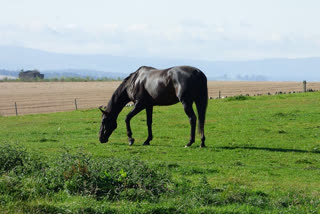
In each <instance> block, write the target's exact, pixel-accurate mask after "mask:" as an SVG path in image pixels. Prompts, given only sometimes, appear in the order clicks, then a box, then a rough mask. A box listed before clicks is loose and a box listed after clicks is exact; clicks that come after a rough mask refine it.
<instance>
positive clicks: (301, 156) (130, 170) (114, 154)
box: [0, 92, 320, 213]
mask: <svg viewBox="0 0 320 214" xmlns="http://www.w3.org/2000/svg"><path fill="white" fill-rule="evenodd" d="M130 109H131V108H125V109H124V110H123V111H122V113H121V114H120V115H119V118H118V128H117V129H116V130H115V132H114V133H113V134H112V136H111V137H110V139H109V142H108V143H107V144H100V143H99V142H98V131H99V126H100V117H101V113H100V111H99V110H97V109H91V110H81V111H73V112H63V113H51V114H38V115H25V116H18V117H0V126H1V128H0V139H1V145H4V147H3V150H6V151H7V153H8V154H12V155H9V156H8V157H6V158H2V159H1V157H0V161H1V160H2V163H4V162H5V163H8V160H9V159H10V158H11V159H10V160H17V159H16V158H15V159H14V158H13V157H16V154H17V153H19V152H20V153H21V155H20V156H21V157H22V158H20V156H17V157H19V158H20V159H21V160H23V161H25V165H23V166H20V165H19V163H20V162H17V163H15V162H12V166H14V167H13V168H10V169H8V168H6V169H4V168H3V169H2V171H0V172H1V174H0V175H1V176H2V177H1V178H0V194H1V195H0V213H6V212H8V213H19V212H20V213H28V212H29V213H50V212H51V213H58V212H60V213H137V212H138V213H214V212H217V213H262V212H264V213H318V212H320V185H319V181H320V93H318V92H317V93H303V94H288V95H276V96H262V97H250V98H247V97H244V98H242V97H241V99H240V98H228V99H223V100H210V101H209V105H208V111H207V119H206V127H205V130H206V145H207V148H204V149H201V148H199V146H200V137H199V136H197V139H196V142H195V143H194V144H193V145H192V147H190V148H184V145H185V144H186V143H187V142H188V139H189V130H190V126H189V123H188V118H187V116H186V115H185V114H184V111H183V108H182V105H181V104H177V105H174V106H168V107H155V108H154V114H153V133H154V140H153V141H151V146H147V147H146V146H142V143H143V142H144V140H145V139H146V137H147V127H146V117H145V112H141V113H140V114H138V115H137V116H136V117H134V118H133V119H132V122H131V124H132V131H133V137H134V138H135V139H136V141H135V144H134V145H133V146H131V147H129V146H128V142H127V137H126V130H125V123H124V118H125V115H126V114H127V113H128V112H129V111H130ZM19 148H22V150H21V151H20V150H19ZM23 148H26V149H23ZM10 149H11V150H10ZM23 152H25V153H23ZM20 153H19V154H20ZM24 154H25V155H24ZM65 154H69V156H66V155H65ZM71 154H72V155H71ZM23 155H24V156H23ZM3 156H5V155H3ZM66 157H67V160H68V161H69V162H68V161H66ZM70 157H72V158H70ZM19 158H18V160H20V159H19ZM86 158H87V159H86ZM6 161H7V162H6ZM61 161H62V162H63V163H66V164H62V165H61V163H62V162H61ZM86 161H87V162H86ZM38 162H39V164H35V163H38ZM80 162H81V163H86V165H81V167H80V165H79V166H78V165H75V163H80ZM10 163H11V162H10ZM134 163H136V164H137V166H134V165H135V164H134ZM59 164H60V165H59ZM68 164H69V165H68ZM103 164H105V166H103V167H102V166H101V165H103ZM108 164H109V165H115V166H117V167H114V168H110V166H108ZM16 165H19V167H16ZM59 166H61V167H59ZM72 166H76V167H77V166H78V168H76V169H73V168H72ZM129 166H130V167H129ZM28 167H29V168H28ZM68 167H69V168H68ZM70 167H71V168H70ZM84 167H87V168H88V170H89V172H90V173H89V174H88V175H87V174H83V173H82V171H81V170H82V169H83V168H84ZM26 169H30V170H29V171H28V173H27V172H26ZM70 169H71V171H70ZM105 170H109V171H108V172H107V173H109V174H107V175H106V174H105V176H111V177H112V178H113V181H116V184H115V185H114V186H116V185H119V188H120V187H121V188H120V189H117V191H118V193H119V194H118V193H117V194H118V195H117V194H115V195H114V197H113V198H112V197H109V196H108V197H107V196H106V194H105V195H104V194H101V195H98V194H97V193H96V192H94V191H92V192H90V191H91V190H92V186H91V187H90V188H91V189H90V188H89V187H87V186H84V187H83V183H86V184H88V183H92V185H98V187H99V188H103V185H102V186H99V185H101V183H99V182H100V180H99V179H101V175H102V176H103V174H101V173H104V172H105ZM121 170H122V171H121ZM144 170H147V171H148V170H150V172H153V173H155V174H154V175H153V174H152V176H149V177H148V176H147V177H145V181H140V180H139V178H142V177H143V172H144ZM55 172H56V175H55ZM50 173H51V174H50ZM66 173H71V174H72V175H71V176H73V177H72V179H75V180H72V179H69V177H68V176H67V178H68V179H69V180H68V179H67V178H66ZM62 175H64V178H63V176H62ZM44 176H48V177H47V178H48V180H49V181H50V180H51V179H53V180H54V179H55V178H57V177H59V176H62V178H61V179H62V180H59V182H60V183H59V182H58V181H57V182H58V183H57V185H58V184H59V185H60V184H61V185H60V187H59V188H60V189H59V188H58V189H56V190H55V191H51V189H50V188H49V187H48V185H47V183H44V181H43V180H44V179H43V177H44ZM79 176H80V177H79ZM85 176H87V177H85ZM121 176H123V178H122V177H121ZM135 176H136V177H135ZM111 177H110V179H111ZM18 178H19V179H18ZM40 178H42V179H40ZM80 178H81V179H80ZM124 178H126V179H129V180H130V179H131V180H130V182H133V183H134V182H136V183H137V184H139V185H140V184H141V182H142V183H143V182H149V183H148V185H151V184H152V183H153V182H154V183H159V182H162V181H165V182H164V183H163V184H162V185H160V186H157V187H153V186H152V185H151V186H150V188H151V187H152V188H156V189H159V188H160V189H161V188H163V189H161V191H159V192H156V194H155V192H152V191H153V190H154V189H152V190H150V189H148V188H141V187H139V188H136V187H133V186H130V185H128V183H126V182H127V180H126V181H125V182H124V181H123V179H124ZM143 178H144V177H143ZM37 179H40V180H39V181H38V180H37ZM63 179H64V180H63ZM77 179H78V180H77ZM79 179H80V180H79ZM86 179H87V180H86ZM105 179H106V178H105ZM108 179H109V178H108ZM110 179H109V180H110ZM119 179H120V180H119ZM148 179H151V180H148ZM152 179H155V180H152ZM157 179H158V180H157ZM109 180H108V181H109ZM111 180H112V179H111ZM111 180H110V181H111ZM71 181H73V182H74V183H71ZM94 181H96V182H97V183H94ZM98 181H99V182H98ZM15 182H16V183H15ZM37 182H38V183H37ZM77 182H78V183H77ZM79 182H80V183H79ZM103 182H107V181H106V180H103ZM139 182H140V183H139ZM70 183H71V184H70ZM9 184H11V185H12V188H11V189H10V185H9ZM13 184H15V185H16V187H17V186H19V185H20V186H19V188H20V190H17V188H16V189H14V188H13V187H14V185H13ZM104 184H105V185H109V184H110V183H108V182H107V183H104ZM39 185H40V186H41V185H42V187H43V188H44V189H45V193H44V192H41V191H43V190H41V189H39V188H38V186H39ZM81 185H82V186H81ZM4 186H7V187H4ZM36 187H37V188H36ZM80 187H81V188H82V189H81V188H80ZM117 187H118V186H117ZM110 188H111V187H110ZM111 189H112V188H111ZM80 190H81V191H80ZM88 190H90V191H88ZM50 191H51V192H50ZM150 191H151V192H150ZM16 192H17V194H18V195H15V194H16ZM30 195H32V197H31V196H30ZM22 196H23V197H22ZM24 197H25V198H28V199H25V198H24Z"/></svg>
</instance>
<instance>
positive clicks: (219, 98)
mask: <svg viewBox="0 0 320 214" xmlns="http://www.w3.org/2000/svg"><path fill="white" fill-rule="evenodd" d="M219 99H221V91H219Z"/></svg>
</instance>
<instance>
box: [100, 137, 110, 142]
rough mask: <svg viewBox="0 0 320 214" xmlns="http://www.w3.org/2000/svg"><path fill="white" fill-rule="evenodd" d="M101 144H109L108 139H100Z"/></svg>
mask: <svg viewBox="0 0 320 214" xmlns="http://www.w3.org/2000/svg"><path fill="white" fill-rule="evenodd" d="M99 140H100V143H106V142H108V138H100V139H99Z"/></svg>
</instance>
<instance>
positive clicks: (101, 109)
mask: <svg viewBox="0 0 320 214" xmlns="http://www.w3.org/2000/svg"><path fill="white" fill-rule="evenodd" d="M103 108H104V107H103V106H99V110H100V111H101V112H102V113H103V114H107V112H106V111H105V110H104V109H103Z"/></svg>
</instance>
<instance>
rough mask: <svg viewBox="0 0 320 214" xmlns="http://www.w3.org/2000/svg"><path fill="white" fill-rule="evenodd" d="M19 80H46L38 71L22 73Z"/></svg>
mask: <svg viewBox="0 0 320 214" xmlns="http://www.w3.org/2000/svg"><path fill="white" fill-rule="evenodd" d="M19 78H20V79H27V80H30V79H36V78H39V79H43V78H44V74H41V73H40V72H39V71H37V70H30V71H21V72H20V73H19Z"/></svg>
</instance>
